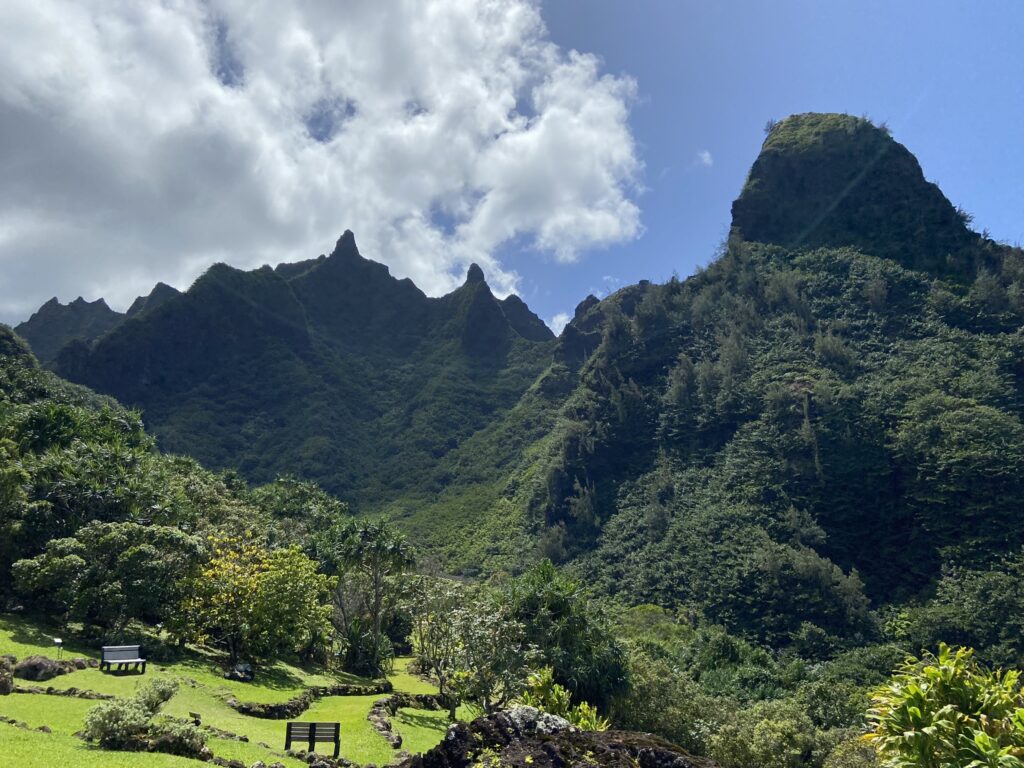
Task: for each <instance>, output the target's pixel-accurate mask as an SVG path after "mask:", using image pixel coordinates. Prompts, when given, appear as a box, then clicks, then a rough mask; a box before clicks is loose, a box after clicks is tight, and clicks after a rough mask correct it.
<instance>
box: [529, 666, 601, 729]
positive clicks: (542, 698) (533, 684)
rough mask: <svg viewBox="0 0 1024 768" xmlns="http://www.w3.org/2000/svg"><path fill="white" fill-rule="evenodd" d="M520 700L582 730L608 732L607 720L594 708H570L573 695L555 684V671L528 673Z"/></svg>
mask: <svg viewBox="0 0 1024 768" xmlns="http://www.w3.org/2000/svg"><path fill="white" fill-rule="evenodd" d="M519 700H520V702H521V703H523V704H525V705H527V706H530V707H536V708H537V709H540V710H543V711H545V712H547V713H548V714H551V715H558V716H559V717H564V718H565V719H566V720H568V721H569V722H570V723H572V724H573V725H575V726H576V727H577V728H580V729H582V730H584V731H607V730H608V726H609V725H610V723H609V722H608V720H607V718H604V717H601V715H599V714H598V713H597V707H595V706H593V705H591V704H588V703H587V702H585V701H581V702H580V703H579V704H577V705H576V706H573V705H572V694H570V693H569V690H568V689H567V688H564V687H563V686H561V685H559V684H558V683H556V682H555V671H554V670H553V669H552V668H551V667H544V668H543V669H541V670H540V671H537V672H531V673H530V674H529V676H528V677H527V680H526V691H525V692H524V693H523V695H522V696H520V699H519Z"/></svg>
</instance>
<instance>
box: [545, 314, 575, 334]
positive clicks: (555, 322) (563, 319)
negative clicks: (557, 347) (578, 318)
mask: <svg viewBox="0 0 1024 768" xmlns="http://www.w3.org/2000/svg"><path fill="white" fill-rule="evenodd" d="M570 320H572V315H570V314H569V313H568V312H559V313H558V314H557V315H555V316H554V317H552V318H551V319H550V320H548V328H550V329H551V330H552V331H554V332H555V335H556V336H557V335H558V334H560V333H561V332H562V329H564V328H565V326H567V325H568V324H569V321H570Z"/></svg>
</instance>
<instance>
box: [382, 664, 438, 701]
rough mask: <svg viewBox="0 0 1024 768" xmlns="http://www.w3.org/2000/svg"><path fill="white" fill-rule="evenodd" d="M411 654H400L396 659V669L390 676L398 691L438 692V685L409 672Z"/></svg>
mask: <svg viewBox="0 0 1024 768" xmlns="http://www.w3.org/2000/svg"><path fill="white" fill-rule="evenodd" d="M411 661H412V657H411V656H399V657H398V658H396V659H395V671H394V672H393V673H392V674H391V676H390V677H389V678H388V679H389V680H390V681H391V684H392V685H393V686H395V690H396V691H402V692H403V693H437V686H436V685H434V684H433V683H431V682H428V681H426V680H424V679H423V678H422V677H419V676H418V675H413V674H411V673H410V672H409V670H408V667H409V663H410V662H411Z"/></svg>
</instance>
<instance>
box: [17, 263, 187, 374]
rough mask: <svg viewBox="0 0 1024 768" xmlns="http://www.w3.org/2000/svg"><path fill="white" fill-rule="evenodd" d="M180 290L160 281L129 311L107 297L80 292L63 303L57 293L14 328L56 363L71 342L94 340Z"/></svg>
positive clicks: (48, 360) (44, 359)
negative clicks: (117, 309)
mask: <svg viewBox="0 0 1024 768" xmlns="http://www.w3.org/2000/svg"><path fill="white" fill-rule="evenodd" d="M178 294H179V292H178V290H177V289H175V288H172V287H171V286H169V285H165V284H164V283H157V284H156V287H155V288H153V290H152V291H151V292H150V294H149V295H148V296H139V297H138V298H137V299H135V301H134V302H132V305H131V306H130V307H129V308H128V311H127V312H125V313H121V312H115V311H114V310H113V309H111V308H110V307H108V306H107V302H106V301H104V300H103V299H96V301H86V300H85V299H83V298H82V297H81V296H79V297H78V298H77V299H75V300H74V301H72V302H69V303H67V304H61V303H60V302H59V301H58V300H57V297H56V296H55V297H53V298H52V299H50V300H49V301H48V302H46V303H45V304H43V306H41V307H40V308H39V309H38V310H37V311H36V312H35V313H34V314H33V315H32V317H30V318H29V319H28V320H26V321H25V322H23V323H19V324H18V325H17V326H15V328H14V330H15V331H16V332H17V333H18V334H19V335H20V336H21V337H22V338H23V339H25V340H26V341H28V343H29V344H30V345H31V347H32V351H33V352H34V353H35V355H36V357H37V358H39V360H41V361H42V362H44V363H53V362H54V361H55V360H56V359H57V355H58V354H60V351H61V350H62V349H64V347H66V346H67V345H68V344H70V343H71V342H73V341H82V342H84V343H86V344H91V343H93V342H95V341H96V340H97V339H99V338H100V337H101V336H103V335H104V334H106V333H108V332H109V331H111V330H113V329H114V328H116V327H117V326H119V325H120V324H121V323H122V322H123V321H124V320H125V319H126V318H129V317H135V316H136V315H138V314H139V313H141V312H142V311H144V310H147V309H153V308H154V307H157V306H159V305H160V304H162V303H163V302H165V301H167V300H168V299H170V298H173V297H174V296H177V295H178Z"/></svg>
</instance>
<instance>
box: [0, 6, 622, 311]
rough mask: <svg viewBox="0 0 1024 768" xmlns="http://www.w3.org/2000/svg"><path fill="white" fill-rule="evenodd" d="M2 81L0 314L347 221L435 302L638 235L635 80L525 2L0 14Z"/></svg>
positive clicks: (42, 9)
mask: <svg viewBox="0 0 1024 768" xmlns="http://www.w3.org/2000/svg"><path fill="white" fill-rule="evenodd" d="M0 71H2V72H3V73H4V77H3V78H0V170H2V173H0V316H2V317H3V318H4V319H8V320H10V319H16V318H19V317H24V316H26V315H27V313H28V312H29V311H31V309H33V308H34V307H35V306H38V304H40V303H41V302H42V301H43V300H45V299H46V298H48V297H49V296H51V295H54V294H56V295H58V296H59V297H60V298H62V299H64V300H67V299H70V298H74V297H75V296H77V295H78V294H83V295H85V296H86V297H87V298H92V297H96V296H100V295H104V296H106V297H107V298H108V300H110V301H111V303H112V304H113V305H115V306H120V307H122V308H123V307H124V306H125V305H126V304H127V303H128V302H129V301H130V300H131V299H132V298H133V297H134V296H135V295H137V294H139V293H141V292H144V291H146V290H148V289H149V288H150V287H151V286H152V284H153V283H154V282H156V281H157V280H164V281H165V282H170V283H174V284H176V285H178V286H179V287H184V286H187V284H188V283H189V282H190V281H191V280H192V279H193V278H194V277H195V276H196V275H198V274H199V273H200V272H201V271H202V270H203V269H205V268H206V267H207V266H209V264H211V263H213V262H214V261H227V262H228V263H231V264H234V265H236V266H239V267H252V266H256V265H258V264H262V263H277V262H279V261H289V260H296V259H302V258H311V257H313V256H315V255H316V254H318V253H321V252H323V251H325V250H329V249H330V248H331V246H332V245H333V242H334V239H335V238H336V237H337V235H338V234H340V232H341V231H342V230H343V229H345V228H350V229H352V230H353V231H355V233H356V236H357V240H358V242H359V244H360V249H361V250H362V251H363V253H364V254H365V255H367V256H368V257H370V258H374V259H377V260H379V261H383V262H384V263H386V264H388V265H389V266H390V267H391V268H392V271H393V272H394V273H395V274H398V275H400V276H408V277H411V278H412V279H413V280H414V281H415V282H416V283H417V284H418V285H420V286H421V287H422V288H423V289H424V290H425V291H427V292H428V293H432V294H439V293H443V292H445V291H447V290H450V289H451V288H453V287H454V286H455V285H456V284H457V283H458V282H459V279H460V277H461V275H463V274H464V273H465V269H466V266H467V265H468V263H469V262H471V261H477V262H479V263H480V264H481V265H482V266H483V267H484V268H485V270H486V271H487V272H488V278H489V280H490V281H491V283H492V285H494V286H495V288H496V289H497V290H499V291H508V290H511V289H513V288H514V286H515V282H516V273H515V265H514V262H509V261H508V258H509V257H506V258H505V260H499V258H500V257H499V254H501V253H510V252H511V251H512V249H511V248H510V247H508V246H509V244H510V243H514V244H516V246H517V247H527V248H533V249H536V250H539V251H542V252H546V253H549V254H551V255H552V256H554V257H555V258H556V259H558V260H561V261H573V260H574V259H576V258H578V257H579V255H580V254H581V253H583V252H585V251H586V250H587V249H589V248H593V247H599V246H603V245H607V244H610V243H615V242H620V241H623V240H628V239H631V238H634V237H636V236H637V235H638V234H639V232H640V217H639V210H638V207H637V205H636V203H635V197H636V194H637V190H638V186H637V185H638V174H639V173H640V171H641V163H640V161H639V159H638V156H637V150H636V146H635V142H634V140H633V137H632V134H631V132H630V127H629V123H628V118H629V110H630V106H631V103H632V101H633V99H634V95H635V91H636V85H635V83H634V82H633V81H632V80H631V79H629V78H628V77H613V76H610V75H608V74H604V73H603V72H602V71H601V66H600V61H599V60H598V59H597V58H596V57H595V56H593V55H590V54H586V53H578V52H576V51H568V52H567V51H564V50H562V49H560V48H559V47H558V46H557V45H555V44H554V43H553V42H552V41H551V40H550V38H549V37H548V34H547V31H546V29H545V27H544V23H543V20H542V18H541V16H540V11H539V8H538V6H537V4H536V3H535V2H534V0H387V1H384V0H350V1H349V2H345V3H338V2H336V1H335V0H296V1H295V2H289V3H282V2H270V0H245V1H244V2H243V1H242V0H175V1H174V2H169V3H137V2H134V0H107V1H105V2H103V1H101V0H75V1H72V0H6V2H4V3H2V4H0ZM503 246H504V247H503Z"/></svg>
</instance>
